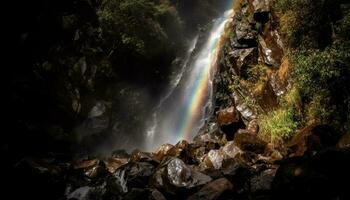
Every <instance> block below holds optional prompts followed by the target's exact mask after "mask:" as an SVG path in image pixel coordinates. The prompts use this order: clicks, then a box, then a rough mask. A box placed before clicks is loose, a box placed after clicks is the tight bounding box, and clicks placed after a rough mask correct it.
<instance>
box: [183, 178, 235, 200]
mask: <svg viewBox="0 0 350 200" xmlns="http://www.w3.org/2000/svg"><path fill="white" fill-rule="evenodd" d="M232 189H233V185H232V183H231V182H230V181H229V180H227V179H226V178H219V179H216V180H214V181H212V182H210V183H208V184H207V185H205V186H204V187H203V188H202V189H201V190H199V192H197V193H195V194H194V195H192V196H191V197H189V198H188V200H215V199H218V198H219V197H220V196H221V195H222V194H223V193H224V192H225V191H228V190H232Z"/></svg>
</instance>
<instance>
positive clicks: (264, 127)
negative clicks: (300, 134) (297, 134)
mask: <svg viewBox="0 0 350 200" xmlns="http://www.w3.org/2000/svg"><path fill="white" fill-rule="evenodd" d="M297 127H298V122H297V120H296V119H295V115H294V109H293V108H280V109H278V110H276V111H273V112H271V113H269V114H267V115H263V116H262V117H261V118H260V133H259V134H260V136H261V137H262V138H263V139H264V140H267V141H269V142H272V143H274V142H275V141H280V140H283V139H287V138H289V137H290V136H291V135H292V133H293V132H294V130H295V129H296V128H297Z"/></svg>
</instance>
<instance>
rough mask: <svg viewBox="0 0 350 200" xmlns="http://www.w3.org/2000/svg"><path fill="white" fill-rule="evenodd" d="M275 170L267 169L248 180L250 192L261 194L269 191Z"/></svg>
mask: <svg viewBox="0 0 350 200" xmlns="http://www.w3.org/2000/svg"><path fill="white" fill-rule="evenodd" d="M276 171H277V169H267V170H265V171H263V172H261V173H259V174H258V175H255V176H253V177H252V178H251V179H250V187H251V192H253V193H257V192H263V191H268V190H271V185H272V181H273V179H274V177H275V174H276Z"/></svg>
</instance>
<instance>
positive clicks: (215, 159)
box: [200, 150, 225, 169]
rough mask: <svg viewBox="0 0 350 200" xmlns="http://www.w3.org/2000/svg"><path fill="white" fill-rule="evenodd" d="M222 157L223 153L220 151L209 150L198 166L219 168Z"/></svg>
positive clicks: (223, 156)
mask: <svg viewBox="0 0 350 200" xmlns="http://www.w3.org/2000/svg"><path fill="white" fill-rule="evenodd" d="M224 159H225V154H224V153H223V152H222V151H220V150H210V151H209V153H208V154H207V155H206V157H205V158H204V160H203V162H202V163H201V164H200V168H202V169H207V168H214V169H220V168H221V166H222V162H223V160H224Z"/></svg>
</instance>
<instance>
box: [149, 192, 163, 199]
mask: <svg viewBox="0 0 350 200" xmlns="http://www.w3.org/2000/svg"><path fill="white" fill-rule="evenodd" d="M149 200H166V198H165V197H164V195H163V194H162V193H161V192H159V191H158V190H157V189H152V190H151V194H150V197H149Z"/></svg>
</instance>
